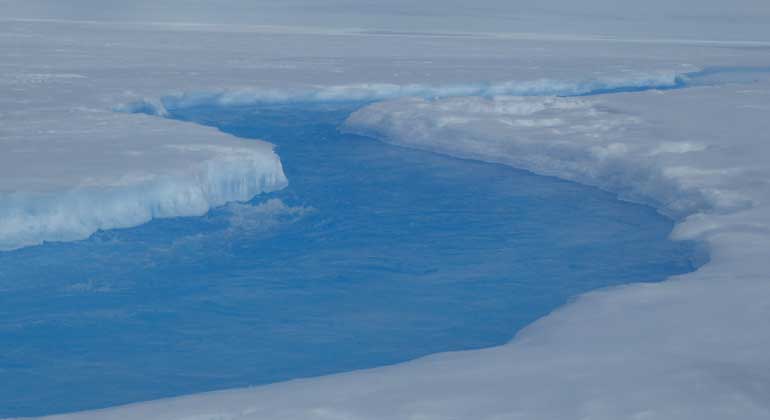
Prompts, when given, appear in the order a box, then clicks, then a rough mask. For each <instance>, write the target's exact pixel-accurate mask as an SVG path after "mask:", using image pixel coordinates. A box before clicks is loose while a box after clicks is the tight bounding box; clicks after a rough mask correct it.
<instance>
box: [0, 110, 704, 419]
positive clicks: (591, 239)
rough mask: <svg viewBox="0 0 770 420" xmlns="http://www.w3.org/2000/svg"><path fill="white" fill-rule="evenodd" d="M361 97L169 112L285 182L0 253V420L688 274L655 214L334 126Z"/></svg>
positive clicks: (110, 401)
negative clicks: (228, 139)
mask: <svg viewBox="0 0 770 420" xmlns="http://www.w3.org/2000/svg"><path fill="white" fill-rule="evenodd" d="M357 106H358V105H356V104H344V103H336V104H326V105H324V104H314V105H307V104H305V105H302V104H293V105H262V106H260V105H254V106H249V107H243V108H213V107H199V108H193V109H187V110H184V111H176V113H175V115H174V117H175V118H179V119H185V120H192V121H196V122H198V123H201V124H207V125H214V126H216V127H219V128H221V129H222V130H224V131H226V132H229V133H233V134H235V135H237V136H240V137H247V138H262V139H266V140H268V141H271V142H273V143H275V144H277V145H278V153H279V154H280V156H281V158H282V160H283V163H284V167H285V171H286V174H287V176H288V178H289V180H290V182H291V185H290V186H289V187H288V188H287V189H285V190H283V191H280V192H278V193H274V194H270V195H266V196H261V197H258V198H256V199H255V200H254V201H252V202H250V203H242V204H234V205H228V206H226V207H224V208H220V209H217V210H214V211H212V212H211V213H210V214H208V215H206V216H204V217H195V218H178V219H167V220H156V221H153V222H151V223H149V224H147V225H144V226H141V227H137V228H132V229H123V230H113V231H107V232H99V233H97V234H96V235H94V236H93V237H92V238H90V239H88V240H85V241H79V242H73V243H53V244H46V245H44V246H39V247H33V248H27V249H22V250H17V251H13V252H3V253H0V417H5V416H21V415H40V414H46V413H54V412H64V411H74V410H83V409H90V408H96V407H105V406H111V405H116V404H121V403H128V402H133V401H140V400H147V399H154V398H161V397H168V396H173V395H180V394H187V393H194V392H200V391H207V390H214V389H222V388H230V387H241V386H247V385H255V384H265V383H270V382H276V381H282V380H286V379H291V378H298V377H306V376H315V375H323V374H328V373H332V372H341V371H349V370H353V369H360V368H367V367H373V366H381V365H387V364H391V363H397V362H401V361H405V360H409V359H413V358H416V357H419V356H423V355H427V354H430V353H435V352H442V351H448V350H460V349H474V348H480V347H488V346H494V345H499V344H503V343H505V342H506V341H508V340H509V339H511V338H512V337H513V335H514V334H515V333H516V331H517V330H519V329H520V328H522V327H523V326H525V325H527V324H528V323H531V322H532V321H534V320H535V319H537V318H538V317H541V316H543V315H545V314H547V313H548V312H549V311H551V310H553V309H555V308H556V307H558V306H559V305H562V304H564V303H565V302H567V301H568V300H569V299H570V298H571V297H574V296H575V295H577V294H580V293H582V292H586V291H589V290H592V289H596V288H600V287H606V286H612V285H617V284H623V283H628V282H638V281H643V282H652V281H660V280H662V279H664V278H665V277H667V276H669V275H672V274H679V273H683V272H687V271H690V270H693V268H694V266H695V261H696V253H695V251H694V248H693V246H692V244H690V243H683V242H670V241H668V240H667V236H668V234H669V232H670V231H671V228H672V222H671V221H670V220H668V219H666V218H664V217H662V216H660V215H658V214H657V213H656V212H655V211H654V210H653V209H651V208H648V207H645V206H640V205H634V204H629V203H624V202H620V201H618V200H616V199H615V197H614V196H613V195H611V194H608V193H604V192H601V191H599V190H596V189H593V188H587V187H583V186H580V185H576V184H573V183H569V182H563V181H559V180H556V179H552V178H546V177H540V176H535V175H532V174H529V173H526V172H522V171H518V170H514V169H511V168H508V167H505V166H500V165H493V164H486V163H481V162H474V161H467V160H459V159H453V158H448V157H443V156H439V155H435V154H430V153H425V152H420V151H414V150H409V149H403V148H398V147H393V146H390V145H386V144H382V143H380V142H377V141H375V140H371V139H367V138H362V137H356V136H352V135H342V134H340V133H339V132H338V131H337V126H338V125H339V124H340V123H341V122H342V121H343V120H344V118H345V117H346V116H347V115H348V114H349V113H350V112H351V111H352V110H353V109H355V108H356V107H357Z"/></svg>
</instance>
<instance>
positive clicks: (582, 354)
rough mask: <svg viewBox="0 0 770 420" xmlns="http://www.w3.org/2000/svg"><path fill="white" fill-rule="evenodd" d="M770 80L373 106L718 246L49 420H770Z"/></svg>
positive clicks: (398, 126) (384, 122) (387, 128)
mask: <svg viewBox="0 0 770 420" xmlns="http://www.w3.org/2000/svg"><path fill="white" fill-rule="evenodd" d="M769 94H770V83H764V84H759V85H755V86H752V87H751V89H746V88H744V87H741V86H737V85H729V86H721V87H709V88H699V89H690V90H686V91H684V90H680V91H671V92H666V93H662V92H645V93H634V94H627V95H613V96H611V97H610V96H602V97H597V98H590V99H585V98H579V99H578V98H512V97H497V98H478V97H477V98H448V99H441V100H434V101H428V100H425V99H419V98H405V99H399V100H395V101H391V102H383V103H378V104H373V105H370V106H369V107H367V108H364V109H362V110H360V111H358V112H357V113H355V114H354V115H352V116H351V117H350V119H349V120H348V123H347V126H346V129H348V130H350V131H353V132H359V133H364V134H367V135H377V136H378V137H379V138H381V139H382V140H384V141H388V142H392V143H395V144H399V145H402V146H406V147H418V148H422V149H427V150H432V151H435V152H439V153H447V154H451V155H454V156H459V157H465V158H472V159H481V160H488V161H493V162H498V163H504V164H508V165H512V166H517V167H521V168H524V169H529V170H532V171H534V172H537V173H542V174H546V175H551V176H557V177H563V178H566V179H571V180H575V181H578V182H585V183H589V184H593V185H598V186H601V187H603V188H606V189H610V190H614V191H616V192H630V197H631V198H640V199H648V200H651V202H655V203H656V205H657V206H658V208H660V209H661V210H663V211H667V212H673V213H675V214H677V215H678V217H679V223H678V225H677V227H676V230H675V232H674V236H675V237H677V238H689V239H696V240H699V241H701V242H702V243H703V244H705V245H706V246H707V247H708V250H709V253H710V257H711V260H710V261H709V262H708V263H707V264H706V265H704V266H702V267H701V268H700V269H699V270H698V271H696V272H694V273H689V274H686V275H682V276H677V277H675V278H671V279H668V280H667V281H665V282H663V283H656V284H632V285H627V286H623V287H616V288H611V289H608V290H600V291H596V292H591V293H588V294H585V295H582V296H580V297H578V298H577V299H576V300H575V302H573V303H571V304H569V305H566V306H564V307H562V308H560V309H558V310H556V311H555V312H554V313H552V314H550V315H549V316H546V317H545V318H542V319H540V320H539V321H537V322H535V323H534V324H532V325H531V326H529V327H527V328H525V329H524V330H522V331H521V332H520V333H519V334H518V335H517V336H516V337H515V338H514V339H513V340H512V341H511V342H510V343H508V344H506V345H503V346H500V347H495V348H489V349H484V350H473V351H464V352H454V353H443V354H436V355H432V356H428V357H425V358H422V359H418V360H415V361H412V362H408V363H404V364H399V365H394V366H387V367H382V368H375V369H369V370H364V371H356V372H349V373H343V374H338V375H331V376H325V377H320V378H312V379H303V380H294V381H289V382H285V383H278V384H272V385H267V386H261V387H256V388H244V389H234V390H226V391H219V392H210V393H203V394H197V395H189V396H182V397H177V398H169V399H163V400H158V401H151V402H143V403H137V404H130V405H126V406H122V407H114V408H109V409H103V410H96V411H88V412H81V413H72V414H64V415H57V416H50V417H46V418H51V419H60V420H92V419H93V420H96V419H99V420H110V419H135V418H136V419H139V418H141V419H149V420H187V419H192V418H195V419H198V418H207V419H208V418H217V419H219V418H227V419H239V420H252V419H253V420H256V419H268V418H269V419H271V420H278V419H286V420H288V419H315V418H317V419H343V418H354V419H404V418H412V419H416V418H419V419H435V420H439V419H442V420H443V419H447V418H458V419H459V418H462V419H465V418H477V419H491V418H510V419H554V420H556V419H564V418H575V417H576V416H580V417H582V418H591V419H600V420H616V419H619V418H655V419H677V420H688V419H693V420H695V419H698V420H704V419H715V420H716V419H724V418H736V416H738V417H740V418H742V419H757V420H759V419H763V418H766V416H767V415H768V413H770V401H767V400H766V398H765V397H766V395H768V392H767V391H770V375H768V373H767V372H770V371H769V370H767V369H768V368H770V358H768V352H767V351H766V349H768V348H770V334H767V333H766V331H767V329H766V328H765V320H766V319H768V316H770V306H768V305H767V303H766V302H767V300H766V299H765V298H766V297H767V296H770V283H768V282H767V281H766V276H767V274H766V273H767V268H768V266H767V262H766V255H765V252H764V251H763V250H766V249H770V209H769V208H768V203H767V197H768V196H770V194H769V193H770V191H769V190H770V185H768V184H767V182H766V179H768V177H769V176H770V173H769V172H770V168H768V167H767V165H766V164H765V162H766V161H767V160H766V159H767V158H768V155H769V154H770V146H767V145H765V144H763V143H762V142H761V141H760V142H758V141H756V137H755V133H762V132H768V130H770V126H769V124H770V122H769V121H767V119H763V118H761V116H762V115H763V113H764V112H765V111H766V109H767V107H766V100H767V99H768V97H769V96H768V95H769ZM735 109H740V110H741V111H742V112H740V113H735V112H733V110H735ZM713 115H722V116H724V115H730V116H731V118H732V122H733V123H735V124H737V125H730V126H725V125H723V124H721V121H720V120H719V119H717V118H709V116H713ZM736 126H740V127H742V129H741V130H735V127H736ZM725 138H730V139H731V142H730V143H725V141H724V140H725ZM677 198H678V199H677Z"/></svg>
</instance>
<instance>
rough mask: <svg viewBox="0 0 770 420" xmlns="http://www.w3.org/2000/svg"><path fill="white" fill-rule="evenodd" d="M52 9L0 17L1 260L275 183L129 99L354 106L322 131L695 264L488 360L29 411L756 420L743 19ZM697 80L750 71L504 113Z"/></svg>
mask: <svg viewBox="0 0 770 420" xmlns="http://www.w3.org/2000/svg"><path fill="white" fill-rule="evenodd" d="M68 3H69V6H65V5H64V2H52V1H35V0H33V1H28V2H22V1H15V0H14V1H7V0H6V1H2V0H0V19H2V20H0V57H2V58H1V59H0V92H1V93H2V94H1V95H0V248H2V249H12V248H18V247H22V246H27V245H34V244H37V243H40V242H42V241H47V240H72V239H78V238H83V237H86V236H88V235H89V234H90V233H92V232H94V231H95V230H97V229H106V228H111V227H126V226H133V225H137V224H140V223H143V222H146V221H148V220H149V219H150V218H152V217H171V216H180V215H194V214H202V213H204V212H205V211H206V210H207V209H208V208H210V207H211V206H216V205H221V204H223V203H225V202H228V201H238V200H247V199H249V198H250V197H252V196H254V195H255V194H258V193H260V192H264V191H270V190H274V189H278V188H281V187H282V186H284V185H285V184H286V182H287V181H286V179H285V178H284V176H283V173H282V171H281V166H280V162H279V160H278V158H277V156H276V154H275V153H273V150H272V147H271V146H270V145H269V144H266V143H259V142H254V141H242V140H239V139H236V138H233V137H231V136H227V135H224V134H221V133H219V132H217V131H216V130H214V129H211V128H206V127H202V126H198V125H194V124H188V123H182V122H176V121H172V120H168V119H164V118H160V117H158V116H148V115H137V114H130V113H126V112H120V111H126V110H131V109H134V110H136V109H137V108H136V105H135V104H137V103H139V104H143V105H142V106H141V107H140V109H141V110H144V111H150V112H154V113H156V114H162V113H163V109H164V107H166V106H184V105H187V104H194V103H198V101H203V102H209V101H213V102H218V103H225V104H238V103H248V102H250V101H254V100H257V99H262V100H264V99H269V98H272V99H273V100H292V99H304V100H315V99H323V100H329V99H335V98H336V99H346V98H357V99H361V98H368V99H385V100H386V101H385V102H380V103H375V104H372V105H370V106H368V107H366V108H364V109H362V110H360V111H358V112H356V113H355V114H353V115H352V116H351V117H350V118H349V120H348V122H347V123H346V125H345V127H344V129H346V130H349V131H353V132H357V133H365V134H367V135H372V136H376V137H377V138H380V139H382V140H383V141H386V142H391V143H394V144H398V145H402V146H407V147H416V148H420V149H426V150H432V151H436V152H439V153H446V154H450V155H454V156H458V157H463V158H470V159H480V160H485V161H491V162H498V163H502V164H506V165H511V166H515V167H518V168H523V169H527V170H531V171H533V172H535V173H539V174H544V175H550V176H557V177H562V178H565V179H569V180H573V181H577V182H581V183H586V184H589V185H595V186H598V187H601V188H604V189H607V190H610V191H613V192H617V193H618V194H619V195H620V196H621V197H622V198H626V199H630V200H635V201H643V202H646V203H649V204H651V205H654V206H656V207H657V208H658V209H660V210H661V211H662V212H664V213H666V214H669V215H671V216H672V217H675V218H676V220H677V221H678V224H677V227H676V229H675V231H674V234H673V235H674V237H675V238H688V239H696V240H698V241H700V242H701V243H702V244H703V245H704V250H706V251H708V254H709V258H710V261H709V262H708V263H707V264H706V265H704V266H703V267H701V268H700V269H699V270H698V271H696V272H694V273H691V274H687V275H683V276H679V277H676V278H671V279H669V280H667V281H665V282H663V283H657V284H636V285H628V286H624V287H617V288H612V289H608V290H601V291H597V292H593V293H589V294H587V295H583V296H581V297H579V298H577V299H576V300H575V301H574V302H572V303H571V304H569V305H566V306H565V307H563V308H561V309H560V310H557V311H555V312H554V313H552V314H551V315H549V316H547V317H545V318H543V319H541V320H539V321H537V322H536V323H534V324H533V325H531V326H529V327H528V328H526V329H525V330H523V331H522V332H520V333H519V334H518V335H517V336H516V337H515V338H514V339H513V340H512V341H511V342H510V343H508V344H506V345H504V346H500V347H496V348H490V349H485V350H474V351H466V352H458V353H448V354H437V355H433V356H430V357H426V358H423V359H418V360H415V361H412V362H409V363H405V364H400V365H395V366H389V367H383V368H377V369H371V370H366V371H357V372H350V373H345V374H339V375H333V376H327V377H320V378H311V379H303V380H295V381H290V382H286V383H279V384H273V385H268V386H262V387H255V388H244V389H235V390H225V391H220V392H213V393H206V394H199V395H190V396H183V397H179V398H172V399H165V400H159V401H153V402H146V403H137V404H132V405H127V406H123V407H115V408H109V409H105V410H98V411H91V412H82V413H73V414H64V415H59V416H53V417H50V418H56V419H62V420H92V419H93V420H96V419H99V420H105V419H107V420H109V419H121V420H131V419H143V420H204V419H205V420H215V419H217V420H224V419H227V420H235V419H238V420H247V419H271V420H272V419H276V420H278V419H303V420H304V419H362V420H365V419H414V420H433V419H436V420H446V419H474V420H475V419H522V420H524V419H526V420H533V419H591V420H599V419H601V420H604V419H606V420H617V419H639V420H641V419H671V420H688V419H697V420H708V419H718V420H723V419H742V420H743V419H767V418H770V328H768V327H767V325H766V324H767V320H768V319H770V275H768V272H770V260H769V259H768V249H770V202H769V201H770V183H769V182H768V179H770V164H769V163H768V162H770V137H769V136H770V134H768V133H770V118H768V115H770V81H768V80H769V78H768V74H767V72H766V71H762V69H768V68H770V25H768V23H770V4H768V3H767V2H764V1H759V0H757V1H751V0H743V1H738V2H729V3H728V2H718V1H706V2H694V1H692V0H686V1H682V2H664V1H655V2H653V5H658V6H660V12H657V13H656V12H649V11H648V12H645V13H640V14H638V15H635V14H634V11H635V10H636V11H639V10H640V7H641V6H640V4H641V3H639V4H636V2H633V3H632V2H628V4H627V6H628V7H627V8H626V7H625V3H624V6H623V7H620V6H617V2H612V1H609V0H607V1H602V0H592V1H590V2H588V3H587V4H581V5H580V6H578V5H577V2H570V3H567V2H557V1H550V2H547V3H544V5H543V6H541V7H540V8H538V7H535V6H533V5H526V4H525V3H523V2H510V4H508V2H503V1H492V0H489V1H479V2H473V3H474V5H467V4H465V3H463V4H460V3H459V2H446V4H448V5H452V6H456V8H455V9H452V8H446V9H444V8H439V9H437V7H439V6H438V5H439V3H438V2H435V1H428V2H410V3H407V2H395V3H394V5H392V6H385V5H379V3H375V2H368V1H367V2H361V3H355V2H351V1H342V0H340V1H328V2H318V3H311V2H298V1H294V2H288V3H287V6H285V7H283V6H273V8H269V7H268V8H266V9H264V10H263V11H266V12H265V16H264V17H261V15H260V13H259V12H260V10H262V9H257V10H256V11H255V10H254V8H255V7H257V6H253V5H255V4H256V5H265V4H267V3H265V2H254V3H248V2H244V1H241V2H236V1H230V2H226V3H225V6H219V7H217V6H216V5H213V6H212V4H210V3H206V2H201V1H198V2H195V1H191V2H187V3H185V2H181V1H174V2H168V3H165V4H168V5H169V6H168V7H161V6H157V7H154V6H152V5H153V4H154V3H155V2H136V3H135V5H138V6H136V9H132V7H130V6H125V4H124V6H123V7H117V5H119V4H120V3H119V2H110V1H108V2H95V1H80V2H78V1H74V2H68ZM97 3H98V4H97ZM113 3H114V4H113ZM123 3H130V2H123ZM211 3H214V2H211ZM412 3H414V4H412ZM573 3H574V4H573ZM669 3H675V4H673V5H671V4H669ZM102 4H105V5H112V6H115V7H117V8H116V9H115V10H118V11H119V12H120V13H118V12H116V13H115V14H111V13H110V10H112V9H110V8H109V7H108V6H104V7H100V6H99V5H102ZM161 4H164V3H161ZM645 4H647V3H645ZM245 5H249V6H245ZM230 6H232V10H235V11H236V12H233V13H229V14H228V13H226V12H223V11H222V10H227V7H230ZM237 6H238V7H237ZM400 6H403V8H404V9H403V10H400V9H398V7H400ZM560 6H564V8H563V9H560ZM239 7H240V9H239ZM444 7H447V6H444ZM517 7H519V8H521V9H522V10H523V11H520V12H519V11H517V10H519V9H517ZM128 9H131V10H128ZM145 9H148V10H150V12H148V11H147V10H145ZM246 9H248V10H250V11H251V12H250V13H251V14H249V13H245V12H244V13H238V10H241V11H243V10H246ZM336 10H343V11H344V13H341V16H342V17H339V16H337V17H335V16H336V15H335V13H334V11H336ZM645 10H650V9H645ZM176 11H179V15H178V16H182V17H181V18H180V19H172V18H170V17H174V16H177V15H176V14H175V13H174V12H176ZM206 11H210V12H211V13H212V15H211V16H212V18H211V19H210V21H206V20H205V19H206V18H205V16H206V13H204V12H206ZM213 11H216V13H214V12H213ZM300 11H305V13H306V14H305V15H302V14H300ZM437 11H439V12H441V13H439V12H437ZM401 12H403V13H401ZM190 13H193V14H190ZM402 15H403V16H405V18H404V20H403V21H402V20H400V19H399V18H398V17H399V16H402ZM444 15H445V16H444ZM465 15H468V16H471V18H469V19H470V21H471V22H472V23H473V26H474V27H469V28H464V27H463V26H462V22H463V19H462V17H463V16H465ZM294 16H302V18H301V19H300V18H298V19H297V20H296V21H295V20H293V19H292V18H293V17H294ZM308 16H310V17H308ZM314 16H315V17H316V18H314ZM377 16H384V17H383V20H382V21H378V20H377ZM442 17H446V19H447V21H448V22H449V23H447V24H443V23H442ZM508 18H509V20H506V19H508ZM75 20H77V21H75ZM170 20H174V21H175V22H173V23H169V22H168V21H170ZM340 20H341V21H340ZM519 21H520V22H522V23H521V26H517V25H518V24H517V22H519ZM164 22H165V23H164ZM372 22H375V23H376V24H373V23H372ZM420 22H425V25H424V26H419V25H418V23H420ZM485 22H487V23H488V25H485ZM505 22H509V25H508V26H506V25H505ZM562 22H566V23H564V25H562V24H561V23H562ZM298 25H300V26H298ZM688 25H689V26H688ZM356 27H359V28H363V29H345V28H356ZM508 27H511V28H512V29H511V30H508V29H507V28H508ZM518 27H520V28H522V29H521V30H517V28H518ZM340 28H343V29H340ZM371 28H373V29H375V30H368V29H371ZM570 31H572V32H570ZM522 32H527V33H522ZM720 66H723V67H728V66H729V67H732V68H740V69H748V68H752V69H755V70H756V71H754V72H741V71H733V72H724V73H721V74H717V75H715V76H713V77H711V78H705V79H702V80H701V83H698V86H693V87H687V88H684V89H678V90H667V91H657V90H652V91H646V92H635V93H618V94H611V95H609V94H608V95H598V96H590V97H581V98H562V97H557V96H550V97H516V96H510V95H520V94H526V93H538V94H545V93H550V94H551V95H559V94H575V93H583V91H585V86H591V87H599V88H612V87H619V86H631V87H639V86H640V83H642V82H640V81H647V82H644V83H642V85H644V84H645V83H647V84H650V85H655V86H658V85H660V87H667V85H670V84H672V83H673V84H675V83H676V80H677V75H680V77H681V75H683V74H685V73H688V72H692V71H696V70H698V69H702V68H708V67H720ZM482 82H489V83H488V84H483V83H482ZM532 86H536V88H532ZM527 89H534V90H535V91H534V92H533V91H531V90H527ZM581 89H582V90H583V91H581ZM410 95H417V96H419V97H403V98H400V96H410ZM455 95H463V97H451V96H455ZM466 95H471V96H466ZM472 95H484V97H478V96H476V97H474V96H472ZM504 95H508V96H504ZM434 96H441V97H442V98H434ZM162 98H166V99H165V100H163V99H162ZM279 152H280V150H279ZM127 351H130V349H127ZM1 374H2V371H1V370H0V375H1Z"/></svg>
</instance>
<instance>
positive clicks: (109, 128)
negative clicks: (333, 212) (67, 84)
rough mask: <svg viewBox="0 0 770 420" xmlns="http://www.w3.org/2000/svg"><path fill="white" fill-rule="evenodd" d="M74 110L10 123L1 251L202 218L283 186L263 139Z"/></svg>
mask: <svg viewBox="0 0 770 420" xmlns="http://www.w3.org/2000/svg"><path fill="white" fill-rule="evenodd" d="M68 114H69V115H68V116H69V118H68V119H58V118H57V119H56V120H55V121H49V123H48V124H47V125H46V126H45V131H43V132H41V131H40V130H39V129H30V127H26V126H25V125H24V124H14V125H10V126H8V127H4V130H3V133H2V134H3V137H2V139H1V140H3V141H4V142H3V146H4V148H3V153H2V154H0V250H9V249H15V248H20V247H23V246H29V245H36V244H40V243H43V242H45V241H68V240H76V239H83V238H86V237H88V236H89V235H91V234H92V233H94V232H96V231H97V230H100V229H110V228H123V227H131V226H136V225H139V224H142V223H146V222H148V221H149V220H151V219H153V218H162V217H176V216H194V215H202V214H204V213H206V212H207V211H208V210H209V209H210V208H211V207H214V206H219V205H222V204H225V203H227V202H230V201H245V200H249V199H251V198H252V197H254V196H255V195H257V194H259V193H262V192H267V191H273V190H276V189H280V188H283V187H284V186H285V185H286V183H287V180H286V178H285V176H284V174H283V170H282V168H281V163H280V160H279V159H278V156H277V155H276V154H275V153H274V152H273V150H272V146H271V145H269V144H267V143H263V142H257V141H245V140H240V139H236V138H233V137H231V136H227V135H224V134H222V133H219V132H217V131H216V130H214V129H209V128H204V127H197V126H194V125H192V124H185V123H177V122H166V121H153V120H154V119H152V118H150V117H145V116H128V115H115V114H113V113H110V112H108V111H95V110H92V111H89V110H75V111H71V112H69V113H68ZM19 121H20V122H21V121H23V119H22V118H20V119H19ZM32 133H34V135H30V134H32Z"/></svg>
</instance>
